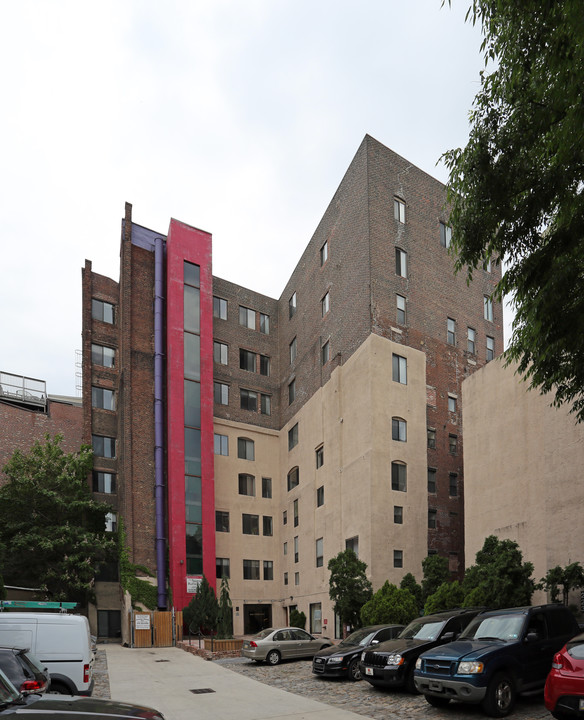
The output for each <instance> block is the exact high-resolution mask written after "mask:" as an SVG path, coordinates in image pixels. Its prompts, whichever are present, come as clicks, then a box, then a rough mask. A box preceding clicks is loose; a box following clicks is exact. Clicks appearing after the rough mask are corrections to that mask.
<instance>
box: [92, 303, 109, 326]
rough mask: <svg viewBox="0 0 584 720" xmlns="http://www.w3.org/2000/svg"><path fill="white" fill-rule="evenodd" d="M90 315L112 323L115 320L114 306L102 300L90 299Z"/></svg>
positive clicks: (95, 318)
mask: <svg viewBox="0 0 584 720" xmlns="http://www.w3.org/2000/svg"><path fill="white" fill-rule="evenodd" d="M91 317H92V318H93V319H94V320H101V322H105V323H109V324H110V325H113V324H114V322H115V314H114V306H113V305H112V304H111V303H108V302H104V301H103V300H95V299H92V300H91Z"/></svg>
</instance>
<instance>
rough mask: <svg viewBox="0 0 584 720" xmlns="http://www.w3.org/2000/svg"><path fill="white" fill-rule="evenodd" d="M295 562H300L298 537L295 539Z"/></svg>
mask: <svg viewBox="0 0 584 720" xmlns="http://www.w3.org/2000/svg"><path fill="white" fill-rule="evenodd" d="M294 562H295V563H297V562H298V535H296V537H295V538H294Z"/></svg>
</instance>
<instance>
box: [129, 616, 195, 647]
mask: <svg viewBox="0 0 584 720" xmlns="http://www.w3.org/2000/svg"><path fill="white" fill-rule="evenodd" d="M128 621H129V623H130V638H131V647H135V648H149V647H172V646H173V645H176V643H177V642H179V641H180V640H182V610H178V611H175V610H168V611H164V610H155V611H152V612H148V611H141V610H140V611H138V610H132V611H131V612H130V613H129V614H128Z"/></svg>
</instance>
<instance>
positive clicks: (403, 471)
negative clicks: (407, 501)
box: [391, 462, 407, 492]
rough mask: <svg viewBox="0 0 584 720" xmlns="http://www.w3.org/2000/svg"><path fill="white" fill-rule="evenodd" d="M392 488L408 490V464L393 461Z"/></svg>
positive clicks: (400, 490)
mask: <svg viewBox="0 0 584 720" xmlns="http://www.w3.org/2000/svg"><path fill="white" fill-rule="evenodd" d="M391 489H392V490H398V491H399V492H406V490H407V466H406V465H405V463H402V462H392V463H391Z"/></svg>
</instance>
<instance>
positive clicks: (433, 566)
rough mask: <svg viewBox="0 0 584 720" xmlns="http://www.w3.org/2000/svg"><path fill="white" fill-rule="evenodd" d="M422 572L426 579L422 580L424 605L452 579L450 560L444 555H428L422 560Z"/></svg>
mask: <svg viewBox="0 0 584 720" xmlns="http://www.w3.org/2000/svg"><path fill="white" fill-rule="evenodd" d="M422 571H423V573H424V577H423V579H422V598H423V601H424V603H425V602H426V600H427V598H428V597H430V595H433V594H434V593H435V592H436V590H438V588H439V587H440V585H442V583H444V582H447V581H448V580H449V579H450V572H449V569H448V558H445V557H442V555H428V557H425V558H424V559H423V560H422Z"/></svg>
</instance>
